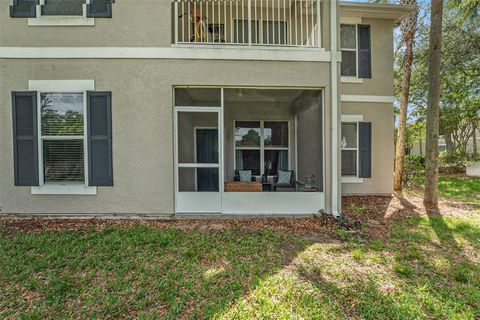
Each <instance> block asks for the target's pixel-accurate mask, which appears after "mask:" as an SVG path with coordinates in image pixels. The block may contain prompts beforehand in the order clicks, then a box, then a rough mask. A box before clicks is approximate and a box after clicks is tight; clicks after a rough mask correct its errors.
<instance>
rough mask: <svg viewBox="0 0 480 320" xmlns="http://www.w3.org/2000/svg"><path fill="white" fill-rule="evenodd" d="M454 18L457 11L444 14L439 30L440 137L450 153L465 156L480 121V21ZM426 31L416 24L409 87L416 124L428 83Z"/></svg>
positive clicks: (425, 97)
mask: <svg viewBox="0 0 480 320" xmlns="http://www.w3.org/2000/svg"><path fill="white" fill-rule="evenodd" d="M456 15H458V11H449V12H447V13H446V17H445V19H444V26H443V36H442V37H443V39H442V46H443V47H442V65H441V73H442V83H441V97H440V134H441V135H443V136H444V138H445V139H446V142H447V148H448V149H449V151H450V152H453V151H455V150H458V151H461V152H466V146H467V142H468V140H469V139H470V138H471V136H472V134H473V130H474V128H475V127H476V126H477V125H478V123H479V121H480V86H479V82H478V79H479V77H480V25H479V23H478V21H480V20H473V21H470V20H469V21H466V22H464V23H462V24H459V23H458V22H457V21H456V20H455V19H454V17H455V16H456ZM428 31H429V25H428V23H425V22H424V23H423V24H420V27H419V32H418V33H417V34H418V36H417V39H416V43H417V48H416V50H415V64H414V69H413V73H412V83H411V103H412V106H413V111H412V116H413V117H414V118H416V119H419V120H420V121H421V120H423V119H424V116H425V111H426V101H427V88H428V83H429V80H428V78H427V75H428V59H429V58H428V46H429V37H428Z"/></svg>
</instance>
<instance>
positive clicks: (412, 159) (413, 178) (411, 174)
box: [402, 155, 425, 186]
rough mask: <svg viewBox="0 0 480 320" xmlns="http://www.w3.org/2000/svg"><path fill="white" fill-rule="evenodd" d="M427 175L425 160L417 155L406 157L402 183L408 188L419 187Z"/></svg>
mask: <svg viewBox="0 0 480 320" xmlns="http://www.w3.org/2000/svg"><path fill="white" fill-rule="evenodd" d="M424 175H425V158H424V157H423V156H417V155H406V156H405V163H404V170H403V176H402V181H403V184H404V185H406V186H409V185H418V184H419V182H420V181H421V180H422V178H423V176H424Z"/></svg>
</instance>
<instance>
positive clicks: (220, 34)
mask: <svg viewBox="0 0 480 320" xmlns="http://www.w3.org/2000/svg"><path fill="white" fill-rule="evenodd" d="M220 1H222V0H218V43H221V41H220V40H222V32H221V30H220V26H221V24H222V23H221V19H220V18H221V16H220V15H221V12H222V10H221V8H222V7H221V6H220ZM223 26H224V28H225V22H224V23H223ZM207 30H208V25H207ZM214 32H215V30H214Z"/></svg>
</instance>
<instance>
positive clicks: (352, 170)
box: [341, 122, 358, 177]
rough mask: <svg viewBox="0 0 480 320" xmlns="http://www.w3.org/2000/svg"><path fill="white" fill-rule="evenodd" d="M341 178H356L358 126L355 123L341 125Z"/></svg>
mask: <svg viewBox="0 0 480 320" xmlns="http://www.w3.org/2000/svg"><path fill="white" fill-rule="evenodd" d="M341 147H342V176H355V177H356V176H357V163H358V162H357V159H358V125H357V123H356V122H344V123H342V140H341Z"/></svg>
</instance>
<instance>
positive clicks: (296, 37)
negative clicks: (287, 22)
mask: <svg viewBox="0 0 480 320" xmlns="http://www.w3.org/2000/svg"><path fill="white" fill-rule="evenodd" d="M294 20H295V45H296V46H298V14H297V0H295V19H294Z"/></svg>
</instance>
